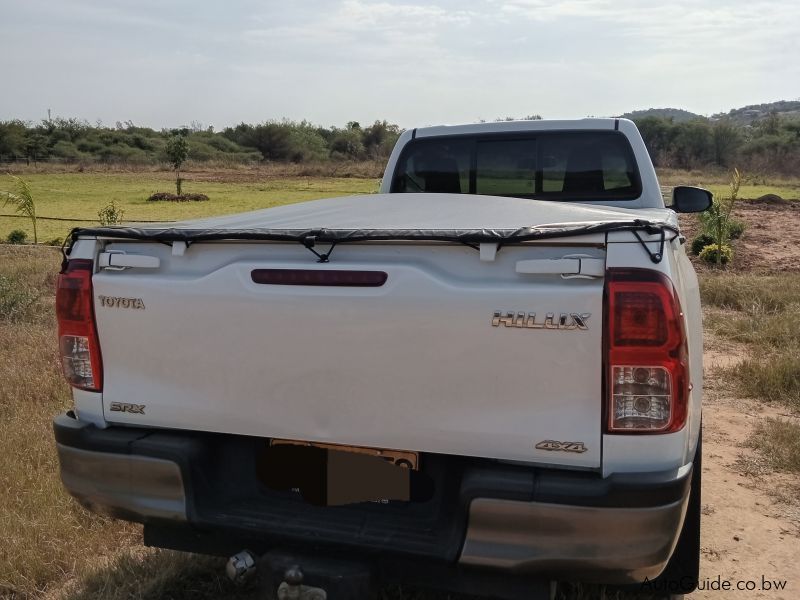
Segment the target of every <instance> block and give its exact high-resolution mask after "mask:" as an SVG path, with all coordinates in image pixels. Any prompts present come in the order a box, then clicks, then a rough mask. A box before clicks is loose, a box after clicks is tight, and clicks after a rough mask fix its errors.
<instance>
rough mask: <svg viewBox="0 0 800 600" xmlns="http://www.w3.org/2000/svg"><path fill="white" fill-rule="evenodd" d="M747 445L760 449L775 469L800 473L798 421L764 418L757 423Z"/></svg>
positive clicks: (799, 429)
mask: <svg viewBox="0 0 800 600" xmlns="http://www.w3.org/2000/svg"><path fill="white" fill-rule="evenodd" d="M747 445H748V446H749V447H750V448H755V449H756V450H758V452H759V453H760V454H761V455H762V456H763V458H764V460H765V461H766V462H767V464H768V465H769V466H770V467H772V468H773V469H775V470H778V471H788V472H791V473H800V425H798V424H797V423H793V422H791V421H788V420H785V419H773V418H766V419H763V420H761V421H759V422H758V424H757V425H756V427H755V429H754V430H753V433H752V434H751V435H750V438H749V439H748V440H747Z"/></svg>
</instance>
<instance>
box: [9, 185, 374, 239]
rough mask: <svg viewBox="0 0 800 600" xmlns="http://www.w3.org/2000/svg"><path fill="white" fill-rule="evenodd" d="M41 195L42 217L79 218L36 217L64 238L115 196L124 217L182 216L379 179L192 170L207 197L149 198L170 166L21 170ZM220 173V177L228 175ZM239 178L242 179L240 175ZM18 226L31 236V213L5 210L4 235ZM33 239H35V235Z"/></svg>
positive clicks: (163, 188) (342, 189)
mask: <svg viewBox="0 0 800 600" xmlns="http://www.w3.org/2000/svg"><path fill="white" fill-rule="evenodd" d="M22 177H23V178H24V179H25V181H27V182H28V183H29V185H30V187H31V191H32V192H33V196H34V199H35V201H36V211H37V216H39V217H57V218H60V219H76V221H49V220H47V219H39V221H38V222H37V229H38V237H39V241H40V242H43V241H48V240H51V239H53V238H63V237H65V236H66V235H67V234H68V233H69V231H70V230H71V229H72V228H73V227H80V226H91V223H81V222H80V221H78V220H77V219H91V220H94V222H95V224H97V223H98V221H97V219H98V217H97V213H98V212H99V211H100V209H102V208H103V207H104V206H106V205H107V204H108V203H109V202H111V201H112V200H114V201H115V202H116V203H117V204H118V205H119V206H120V207H121V208H122V209H123V210H124V211H125V214H124V219H125V221H137V220H144V221H177V220H183V219H193V218H199V217H207V216H212V215H220V214H226V213H237V212H243V211H248V210H256V209H259V208H268V207H271V206H280V205H282V204H291V203H293V202H302V201H304V200H313V199H316V198H327V197H332V196H347V195H350V194H369V193H372V192H376V191H377V190H378V180H376V179H357V178H335V177H289V178H269V179H265V180H264V181H246V180H245V181H241V179H242V178H241V177H237V176H236V174H231V177H230V179H231V180H229V181H224V180H215V181H206V180H203V181H193V180H192V174H187V175H186V178H185V180H184V184H183V190H184V192H200V193H204V194H206V195H208V197H209V200H208V201H204V202H148V201H147V198H148V197H149V196H150V195H151V194H152V193H153V192H173V193H174V191H175V180H174V177H173V175H172V173H169V172H142V173H57V174H42V173H31V174H24V175H23V176H22ZM224 177H225V175H224V174H223V175H217V176H216V177H215V179H223V178H224ZM237 179H239V181H237ZM13 185H14V181H13V180H12V179H11V177H8V176H5V177H0V191H2V190H5V191H13ZM13 213H14V207H13V206H11V205H7V206H5V207H3V206H2V200H0V214H1V215H9V214H13ZM14 229H22V230H24V231H25V232H26V233H27V234H28V237H29V238H32V236H33V228H32V227H31V223H30V221H29V220H28V219H24V218H19V217H8V216H0V240H5V238H6V236H7V235H8V233H9V232H10V231H12V230H14ZM31 241H32V239H31Z"/></svg>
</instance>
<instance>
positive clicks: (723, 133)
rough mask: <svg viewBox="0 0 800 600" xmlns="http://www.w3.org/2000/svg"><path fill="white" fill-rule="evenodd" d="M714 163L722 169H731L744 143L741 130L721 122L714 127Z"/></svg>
mask: <svg viewBox="0 0 800 600" xmlns="http://www.w3.org/2000/svg"><path fill="white" fill-rule="evenodd" d="M712 137H713V140H714V162H716V163H717V164H718V165H720V166H721V167H729V166H730V165H731V163H733V161H734V160H735V159H736V155H737V153H738V151H739V146H740V145H741V143H742V135H741V133H739V129H738V128H736V127H734V126H733V125H731V124H730V123H727V122H725V121H720V122H718V123H716V124H715V125H714V130H713V136H712Z"/></svg>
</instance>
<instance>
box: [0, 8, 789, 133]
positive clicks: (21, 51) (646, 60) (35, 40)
mask: <svg viewBox="0 0 800 600" xmlns="http://www.w3.org/2000/svg"><path fill="white" fill-rule="evenodd" d="M798 27H800V0H723V1H717V0H696V1H685V0H674V1H672V2H665V1H651V0H562V1H560V2H557V1H551V0H503V1H501V0H486V1H483V2H477V1H473V0H460V1H455V0H439V1H436V2H425V3H423V2H419V1H415V0H403V1H398V2H392V1H386V0H384V1H373V0H303V1H302V2H301V1H298V0H295V1H292V0H282V1H275V0H260V1H256V0H223V1H215V2H209V1H206V2H202V1H198V0H191V1H189V0H136V1H124V0H102V1H94V0H50V1H43V0H0V73H2V78H1V79H0V81H2V82H3V84H2V87H0V120H6V119H13V118H20V119H24V120H32V121H38V120H40V119H43V118H46V117H47V110H48V109H50V110H51V111H52V115H53V116H56V115H59V116H63V117H78V118H81V119H86V120H88V121H90V122H91V123H96V122H97V121H98V120H100V121H102V122H103V123H104V124H106V125H114V124H115V123H116V122H117V121H121V122H124V121H127V120H130V121H132V122H133V123H134V124H136V125H143V126H150V127H155V128H161V127H177V126H181V125H188V124H190V123H191V122H192V121H194V122H196V123H201V124H202V125H203V126H205V127H207V126H209V125H212V126H214V127H216V128H217V129H219V128H222V127H225V126H229V125H235V124H236V123H239V122H249V123H254V122H261V121H266V120H271V119H282V118H288V119H293V120H300V119H307V120H309V121H312V122H314V123H317V124H320V125H325V126H330V125H343V124H345V123H346V122H348V121H359V122H361V123H362V124H364V123H371V122H373V121H375V120H376V119H386V120H388V121H390V122H393V123H397V124H399V125H401V126H403V127H414V126H425V125H432V124H440V123H464V122H472V121H477V120H480V119H486V120H492V119H495V118H498V117H506V116H512V117H524V116H526V115H531V114H540V115H542V116H544V117H545V118H579V117H585V116H610V115H619V114H621V113H624V112H627V111H630V110H634V109H642V108H649V107H677V108H684V109H686V110H690V111H692V112H697V113H700V114H713V113H716V112H720V111H726V112H727V111H728V110H729V109H731V108H735V107H739V106H743V105H746V104H756V103H761V102H770V101H774V100H796V99H800V35H798Z"/></svg>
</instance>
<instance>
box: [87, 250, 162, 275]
mask: <svg viewBox="0 0 800 600" xmlns="http://www.w3.org/2000/svg"><path fill="white" fill-rule="evenodd" d="M160 265H161V259H160V258H158V257H157V256H148V255H146V254H127V253H125V252H123V251H121V250H109V251H108V252H101V253H100V257H99V260H98V266H99V267H100V268H101V269H110V270H112V271H122V270H124V269H130V268H131V267H135V268H137V269H157V268H158V267H159V266H160Z"/></svg>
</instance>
